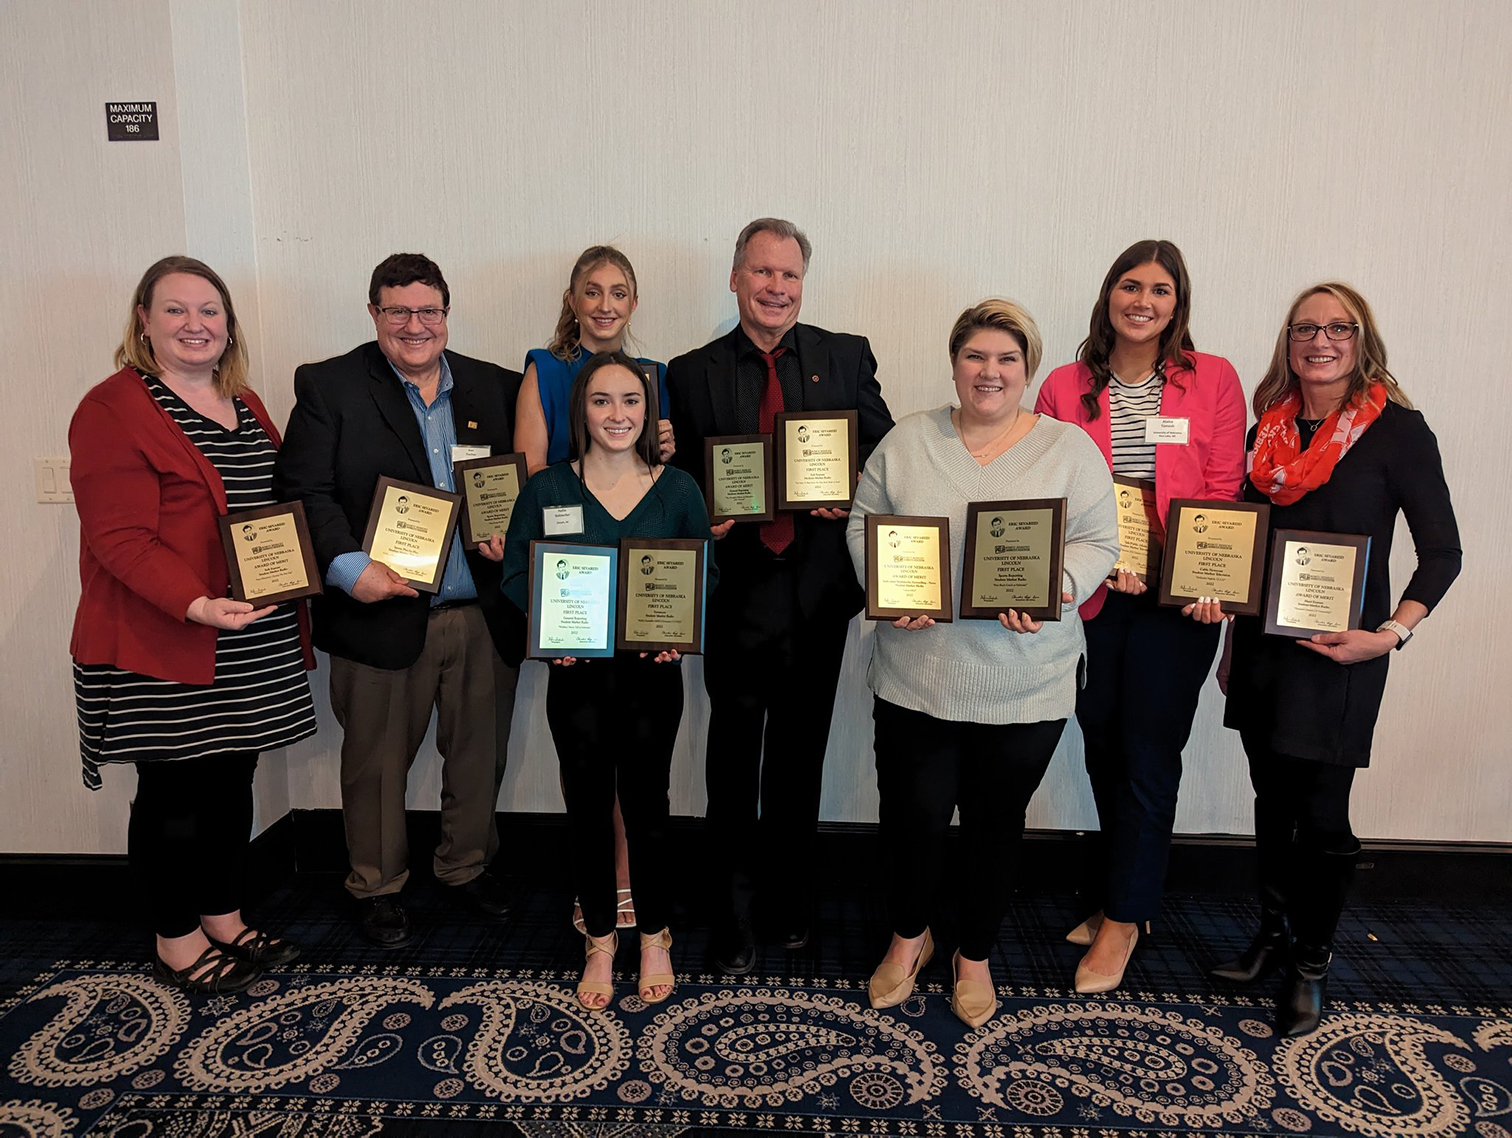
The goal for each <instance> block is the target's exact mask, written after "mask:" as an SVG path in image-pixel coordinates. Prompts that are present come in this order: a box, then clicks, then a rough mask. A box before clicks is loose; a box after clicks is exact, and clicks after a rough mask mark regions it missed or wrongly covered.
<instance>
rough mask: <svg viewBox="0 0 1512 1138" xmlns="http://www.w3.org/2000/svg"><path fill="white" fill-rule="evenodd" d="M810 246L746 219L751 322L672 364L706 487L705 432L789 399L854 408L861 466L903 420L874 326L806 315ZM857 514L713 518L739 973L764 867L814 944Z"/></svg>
mask: <svg viewBox="0 0 1512 1138" xmlns="http://www.w3.org/2000/svg"><path fill="white" fill-rule="evenodd" d="M810 251H811V250H810V246H809V242H808V239H807V238H806V237H804V235H803V234H802V233H801V232H800V231H799V230H798V228H797V227H796V226H794V225H793V224H792V223H791V222H788V221H780V220H778V219H776V218H770V217H768V218H761V219H759V220H757V221H753V222H751V224H749V225H747V226H746V227H745V229H744V230H742V231H741V234H740V237H739V239H738V240H737V241H736V244H735V261H734V266H733V268H732V270H731V272H730V291H731V292H733V293H734V294H735V298H736V303H737V306H738V308H739V310H740V324H739V326H738V327H737V328H735V329H734V330H733V331H732V332H730V333H729V334H728V335H725V336H721V337H720V338H719V339H717V340H715V341H714V342H713V343H711V344H706V345H705V346H704V347H702V348H699V349H698V350H697V351H693V352H689V353H688V354H687V355H684V356H679V357H678V358H677V359H675V360H673V361H672V362H671V363H670V364H669V365H668V366H667V387H668V394H669V396H670V399H671V403H672V422H673V430H674V432H675V433H676V435H677V442H678V446H677V453H676V455H674V457H673V462H674V463H676V464H677V465H679V466H682V467H683V468H684V469H686V470H687V471H688V472H689V473H690V474H692V475H693V476H694V477H695V478H697V479H698V480H699V482H700V484H702V483H703V481H704V478H705V470H704V451H705V447H704V439H705V438H706V437H708V436H718V435H744V434H756V433H758V432H760V433H768V432H770V431H771V430H772V425H773V424H772V420H773V416H774V415H775V414H776V413H777V412H779V411H784V410H787V411H799V410H803V411H819V410H826V411H829V410H850V409H854V410H856V411H857V412H858V437H859V440H860V460H861V462H862V463H863V464H864V463H865V461H866V459H867V457H868V456H869V455H870V454H871V452H872V450H873V448H875V447H876V445H877V442H878V440H880V439H881V438H882V436H883V435H884V434H886V433H887V431H888V429H889V428H890V427H891V426H892V417H891V416H890V415H889V414H888V411H887V404H886V403H885V402H883V399H882V390H881V388H880V387H879V386H878V385H877V378H876V372H877V361H876V360H875V359H874V358H873V356H872V352H871V346H870V345H869V344H868V343H867V342H866V339H865V337H862V336H851V335H845V334H843V333H837V332H826V331H825V330H824V329H822V328H815V327H813V326H811V325H808V324H799V323H798V310H799V308H800V307H801V305H802V302H803V277H804V274H805V273H806V272H807V270H808V262H809V254H810ZM772 489H774V488H769V490H768V492H769V493H770V492H772ZM847 513H848V511H846V510H828V509H825V510H811V511H808V512H799V513H782V514H779V515H778V517H777V520H776V521H774V522H766V523H761V524H746V525H740V526H736V525H735V523H734V522H733V521H729V522H724V523H722V524H721V525H718V526H715V527H714V536H715V537H717V538H720V539H721V541H720V546H719V565H720V585H719V589H718V591H717V592H715V594H714V595H713V596H712V597H711V599H710V606H709V615H708V629H707V654H706V655H705V657H704V686H705V687H706V688H707V689H708V692H709V704H710V716H709V739H708V746H707V752H706V756H705V762H704V770H705V780H706V783H707V787H708V794H709V806H708V831H709V836H710V839H711V845H712V849H711V854H712V857H713V865H714V871H715V873H716V874H717V886H716V887H717V889H718V895H717V897H716V899H715V903H716V905H717V906H718V909H719V911H718V912H717V913H716V914H715V916H716V922H717V925H716V931H715V938H714V955H715V961H716V963H717V964H718V966H719V967H720V968H721V969H722V970H723V971H724V972H726V973H728V974H730V975H742V974H744V973H746V972H749V971H750V970H751V969H752V967H754V965H755V958H756V955H755V938H754V935H753V932H752V924H751V909H752V901H753V896H754V894H755V891H756V885H757V880H756V879H757V874H756V867H758V866H760V867H761V869H762V871H763V872H762V874H761V876H762V877H763V878H764V881H763V882H762V884H763V885H764V886H765V890H764V892H765V893H766V894H767V898H768V900H769V902H770V903H769V905H768V906H767V908H768V911H769V915H770V919H771V923H772V925H773V927H774V930H775V939H776V941H777V943H778V944H780V945H782V946H783V947H785V948H802V947H803V946H804V945H805V944H807V943H808V938H809V912H808V893H807V889H806V886H805V879H806V877H807V875H808V874H809V872H810V869H809V859H810V854H811V850H812V846H813V838H814V831H815V828H816V825H817V822H818V817H819V795H820V789H821V782H822V774H823V764H824V752H825V750H826V748H827V747H828V745H829V731H830V716H831V713H832V712H833V710H834V705H835V686H836V684H837V683H838V682H839V676H840V663H841V659H842V658H843V656H844V654H845V642H846V639H847V636H848V630H849V627H850V619H851V617H852V616H853V615H855V613H856V612H857V611H859V610H860V608H861V606H862V603H863V601H864V596H863V594H862V592H861V589H860V587H859V586H858V585H857V583H856V576H855V572H854V570H853V569H852V568H851V563H850V557H849V554H848V553H847V551H846V546H845V522H844V519H845V517H846V515H847ZM763 744H764V746H763Z"/></svg>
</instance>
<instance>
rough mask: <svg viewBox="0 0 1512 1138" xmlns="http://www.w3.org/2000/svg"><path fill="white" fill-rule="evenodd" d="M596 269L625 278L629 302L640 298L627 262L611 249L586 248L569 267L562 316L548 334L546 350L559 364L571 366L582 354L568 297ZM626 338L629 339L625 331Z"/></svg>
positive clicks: (625, 257) (628, 260) (576, 323)
mask: <svg viewBox="0 0 1512 1138" xmlns="http://www.w3.org/2000/svg"><path fill="white" fill-rule="evenodd" d="M600 265H613V266H614V267H615V268H617V269H618V270H619V271H620V272H622V273H624V274H625V283H626V284H628V285H629V286H630V299H631V300H632V301H633V300H635V299H636V297H637V296H639V294H640V286H639V285H637V284H636V283H635V269H634V267H633V266H632V265H631V264H630V258H629V257H627V256H625V255H624V254H623V253H621V252H620V251H619V250H618V249H616V248H615V247H614V246H613V245H590V246H588V248H586V249H584V250H583V251H582V252H581V253H579V254H578V259H577V261H576V262H575V263H574V264H573V266H572V276H571V277H569V278H568V281H567V291H566V292H564V293H562V314H561V315H560V316H558V317H557V326H556V332H555V333H553V334H552V337H551V342H550V343H549V344H547V345H546V350H547V351H548V352H550V353H551V354H552V355H554V356H555V357H556V358H557V359H559V360H566V361H567V362H568V363H571V362H572V361H573V360H576V359H577V358H578V355H579V353H580V352H581V351H582V335H581V333H580V331H579V329H578V319H577V315H576V314H575V313H574V312H573V311H572V294H573V293H574V292H576V291H577V286H578V285H579V283H581V281H582V279H583V278H584V277H586V276H587V275H588V274H589V273H591V272H593V270H594V269H596V268H598V267H599V266H600ZM626 335H627V336H628V335H629V330H628V327H627V329H626Z"/></svg>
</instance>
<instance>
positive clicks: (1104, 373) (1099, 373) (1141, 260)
mask: <svg viewBox="0 0 1512 1138" xmlns="http://www.w3.org/2000/svg"><path fill="white" fill-rule="evenodd" d="M1152 262H1153V263H1154V264H1157V265H1159V266H1160V267H1161V268H1162V269H1164V270H1165V271H1166V272H1167V273H1169V274H1170V277H1171V280H1173V281H1174V282H1175V283H1176V311H1174V312H1172V313H1171V322H1170V323H1169V324H1167V325H1166V327H1165V331H1164V332H1162V333H1161V334H1160V349H1159V356H1158V357H1157V359H1156V362H1155V367H1156V370H1158V371H1160V372H1162V373H1164V372H1165V370H1166V368H1167V367H1170V368H1175V369H1181V368H1189V367H1191V366H1192V363H1193V361H1192V358H1191V357H1190V356H1188V355H1187V353H1188V352H1191V351H1195V350H1196V349H1195V347H1194V346H1193V344H1192V331H1191V319H1192V280H1191V277H1189V276H1188V275H1187V267H1186V259H1185V258H1184V257H1182V255H1181V250H1180V249H1178V248H1176V246H1175V244H1173V243H1172V242H1170V241H1155V240H1149V241H1136V242H1135V243H1134V244H1132V245H1130V246H1129V247H1128V248H1127V249H1125V250H1124V251H1123V252H1122V253H1120V254H1119V255H1118V258H1117V260H1115V261H1114V262H1113V267H1112V268H1110V269H1109V270H1108V275H1107V276H1105V277H1104V278H1103V283H1102V288H1101V289H1099V290H1098V292H1097V303H1096V304H1094V305H1093V306H1092V324H1091V327H1090V328H1089V329H1088V330H1087V338H1086V339H1085V340H1083V341H1082V342H1081V345H1080V346H1079V347H1078V348H1077V349H1076V358H1077V359H1079V360H1081V362H1082V363H1084V364H1086V365H1087V367H1088V368H1090V369H1091V371H1092V386H1091V388H1090V389H1089V390H1087V391H1084V392H1083V393H1082V397H1081V401H1082V406H1083V407H1085V408H1086V409H1087V418H1088V419H1096V418H1097V416H1098V415H1099V414H1101V413H1102V406H1101V404H1100V403H1099V397H1100V396H1101V395H1102V393H1103V391H1104V390H1106V389H1107V386H1108V383H1109V382H1110V381H1111V380H1112V378H1113V369H1112V368H1111V367H1110V366H1109V364H1108V360H1109V358H1110V357H1111V356H1112V355H1113V345H1114V343H1115V342H1116V340H1117V338H1118V335H1117V333H1116V332H1114V331H1113V321H1112V320H1110V319H1108V298H1109V297H1110V296H1112V295H1113V289H1114V288H1115V287H1117V285H1118V282H1119V281H1121V280H1122V279H1123V276H1124V274H1125V273H1127V272H1128V271H1129V270H1130V269H1137V268H1138V267H1139V266H1140V265H1148V264H1150V263H1152ZM1171 382H1173V383H1175V382H1176V381H1175V380H1172V381H1171ZM1177 386H1180V384H1179V383H1178V384H1177Z"/></svg>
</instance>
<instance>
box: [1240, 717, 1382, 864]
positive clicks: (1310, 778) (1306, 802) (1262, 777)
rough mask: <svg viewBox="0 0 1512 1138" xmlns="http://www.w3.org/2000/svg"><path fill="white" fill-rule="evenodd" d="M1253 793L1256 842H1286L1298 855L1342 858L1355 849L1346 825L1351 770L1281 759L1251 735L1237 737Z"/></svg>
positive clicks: (1351, 779)
mask: <svg viewBox="0 0 1512 1138" xmlns="http://www.w3.org/2000/svg"><path fill="white" fill-rule="evenodd" d="M1240 741H1241V742H1242V743H1243V744H1244V754H1245V757H1246V758H1247V759H1248V760H1249V771H1250V784H1251V785H1252V786H1253V787H1254V788H1255V838H1256V841H1257V842H1260V841H1264V840H1267V837H1272V840H1274V839H1277V838H1280V837H1282V836H1286V837H1287V838H1289V839H1290V840H1293V841H1294V842H1295V843H1296V845H1297V847H1298V848H1299V849H1301V850H1311V851H1316V852H1318V853H1336V854H1347V853H1351V852H1353V851H1354V850H1355V848H1356V847H1357V846H1358V845H1359V842H1358V840H1357V839H1356V838H1355V834H1354V829H1353V828H1352V827H1351V826H1350V824H1349V792H1350V790H1351V789H1352V788H1353V786H1354V777H1355V771H1356V770H1357V769H1358V768H1356V767H1349V766H1341V765H1338V764H1335V763H1320V762H1317V761H1315V760H1313V759H1299V758H1296V757H1295V756H1292V755H1283V754H1281V753H1280V752H1279V751H1273V750H1271V748H1270V747H1269V746H1268V745H1267V744H1266V743H1265V742H1264V740H1262V739H1260V738H1259V737H1258V736H1256V735H1252V734H1250V733H1249V732H1244V733H1242V734H1241V735H1240Z"/></svg>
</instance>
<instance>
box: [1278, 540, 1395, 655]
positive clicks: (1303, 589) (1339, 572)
mask: <svg viewBox="0 0 1512 1138" xmlns="http://www.w3.org/2000/svg"><path fill="white" fill-rule="evenodd" d="M1369 561H1370V538H1369V537H1367V536H1366V535H1364V534H1356V533H1316V532H1314V531H1312V530H1300V529H1278V530H1277V531H1276V534H1275V537H1274V539H1273V540H1272V541H1271V556H1270V588H1269V590H1268V591H1267V593H1266V598H1265V631H1266V632H1268V633H1271V634H1272V635H1274V636H1291V637H1294V638H1296V639H1298V640H1301V639H1303V638H1305V637H1308V636H1312V635H1313V634H1314V633H1317V632H1347V631H1349V630H1350V629H1352V628H1359V627H1360V614H1361V610H1362V609H1363V608H1364V607H1365V567H1366V565H1367V564H1368V563H1369Z"/></svg>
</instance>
